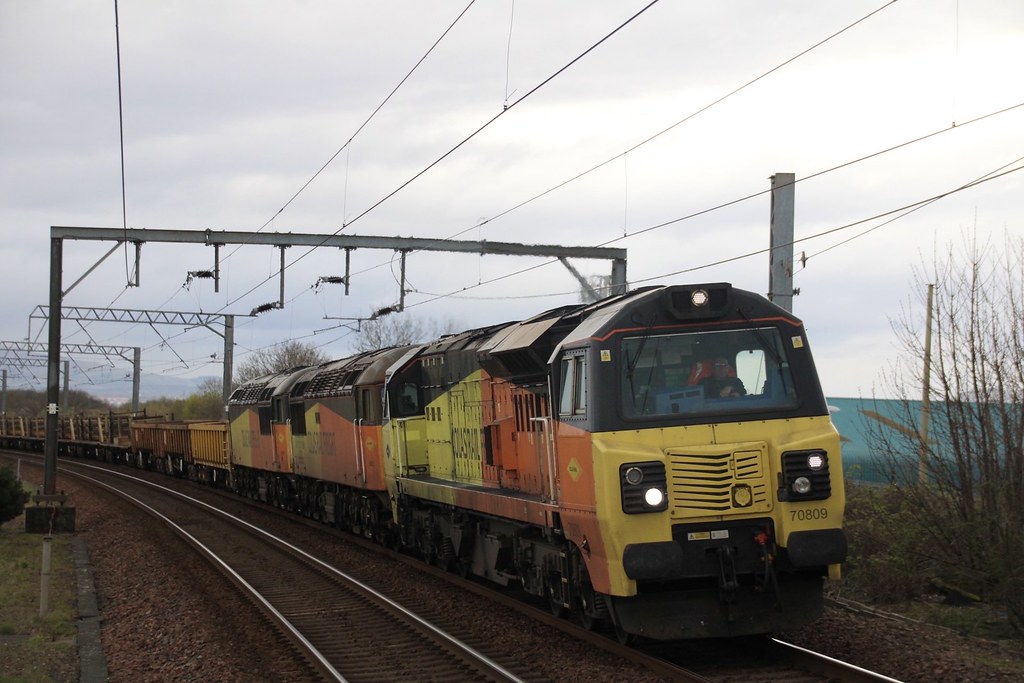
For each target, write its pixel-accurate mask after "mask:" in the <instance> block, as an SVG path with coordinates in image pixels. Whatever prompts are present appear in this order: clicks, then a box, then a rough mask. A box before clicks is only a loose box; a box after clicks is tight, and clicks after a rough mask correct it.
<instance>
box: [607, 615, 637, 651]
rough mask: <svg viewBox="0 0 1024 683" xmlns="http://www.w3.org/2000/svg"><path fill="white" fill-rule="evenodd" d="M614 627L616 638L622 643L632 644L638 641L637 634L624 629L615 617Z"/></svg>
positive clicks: (613, 620)
mask: <svg viewBox="0 0 1024 683" xmlns="http://www.w3.org/2000/svg"><path fill="white" fill-rule="evenodd" d="M612 628H614V629H615V639H616V640H618V641H619V644H620V645H630V644H632V643H634V642H636V635H635V634H633V633H626V632H625V631H623V630H622V626H620V625H619V622H618V621H617V620H615V619H612Z"/></svg>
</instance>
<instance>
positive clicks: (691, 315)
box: [663, 282, 732, 320]
mask: <svg viewBox="0 0 1024 683" xmlns="http://www.w3.org/2000/svg"><path fill="white" fill-rule="evenodd" d="M663 296H664V297H665V307H666V308H667V309H668V310H669V311H670V312H671V313H672V315H673V316H675V317H676V318H678V319H680V320H692V319H700V318H721V317H722V316H723V315H725V313H726V311H727V310H728V308H729V301H730V299H732V285H731V284H729V283H728V282H716V283H712V284H706V285H677V286H674V287H666V288H665V290H664V294H663Z"/></svg>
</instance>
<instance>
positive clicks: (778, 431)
mask: <svg viewBox="0 0 1024 683" xmlns="http://www.w3.org/2000/svg"><path fill="white" fill-rule="evenodd" d="M593 446H594V457H593V464H592V466H593V468H594V472H593V476H594V480H595V487H596V491H595V495H596V504H597V515H598V519H599V524H600V527H601V528H602V530H604V533H605V537H604V543H603V547H604V553H605V560H606V561H607V563H608V577H609V586H608V590H609V592H611V593H612V594H614V595H632V594H635V592H636V586H635V584H634V582H633V581H631V580H630V579H628V578H627V577H626V575H625V573H624V571H623V569H622V554H623V551H624V550H625V547H626V545H628V544H631V543H650V542H657V541H670V540H672V527H673V526H674V525H679V524H686V523H690V522H693V523H696V522H714V521H722V520H731V519H743V518H748V517H749V518H755V517H757V518H764V517H769V518H771V519H772V520H773V524H774V527H775V533H776V542H777V543H778V544H779V545H781V546H785V545H786V540H787V539H788V537H789V534H790V533H791V532H793V531H801V530H807V529H824V528H838V527H841V526H842V516H843V508H844V505H845V497H844V492H843V470H842V459H841V457H840V452H839V437H838V435H837V434H836V431H835V429H834V428H833V426H832V423H831V421H830V420H829V418H828V417H810V418H799V419H793V420H771V421H756V422H738V423H728V424H715V425H698V426H689V427H672V428H665V429H638V430H630V431H617V432H605V433H600V434H594V435H593ZM810 448H820V449H823V450H825V451H826V452H827V454H828V458H829V468H830V475H831V485H832V495H831V496H830V497H829V498H827V499H825V500H817V501H800V502H779V501H777V500H776V498H777V491H776V489H777V486H778V484H777V482H778V474H779V472H780V468H781V456H782V453H783V452H785V451H792V450H801V449H810ZM648 461H661V462H663V463H664V464H665V469H666V476H667V488H668V509H667V510H665V511H664V512H652V513H642V514H626V513H624V512H623V511H622V494H621V487H620V483H619V468H620V466H621V465H623V464H626V463H636V462H648ZM737 492H739V493H737ZM748 493H749V497H748V495H747V494H748ZM811 509H813V510H814V511H815V512H814V515H808V514H801V513H803V512H804V511H806V510H811ZM595 559H596V558H595ZM595 588H597V590H602V588H601V587H598V586H597V585H596V584H595Z"/></svg>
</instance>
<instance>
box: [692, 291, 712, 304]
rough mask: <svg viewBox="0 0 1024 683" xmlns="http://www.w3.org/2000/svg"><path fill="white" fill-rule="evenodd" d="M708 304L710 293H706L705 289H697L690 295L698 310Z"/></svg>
mask: <svg viewBox="0 0 1024 683" xmlns="http://www.w3.org/2000/svg"><path fill="white" fill-rule="evenodd" d="M707 302H708V293H707V291H705V290H703V289H695V290H693V293H692V294H691V295H690V303H692V304H693V305H694V306H696V307H697V308H700V307H701V306H703V305H704V304H706V303H707Z"/></svg>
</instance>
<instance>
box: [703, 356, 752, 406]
mask: <svg viewBox="0 0 1024 683" xmlns="http://www.w3.org/2000/svg"><path fill="white" fill-rule="evenodd" d="M711 366H712V370H711V374H710V375H708V376H707V377H705V378H704V379H702V380H701V381H700V385H701V386H702V387H704V395H705V396H708V397H711V398H719V397H727V396H746V395H747V389H746V387H744V386H743V380H741V379H740V378H739V377H737V376H736V370H734V369H733V367H732V365H730V363H729V361H728V360H727V359H726V358H724V357H721V356H719V357H718V358H715V360H714V362H713V363H712V364H711Z"/></svg>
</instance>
